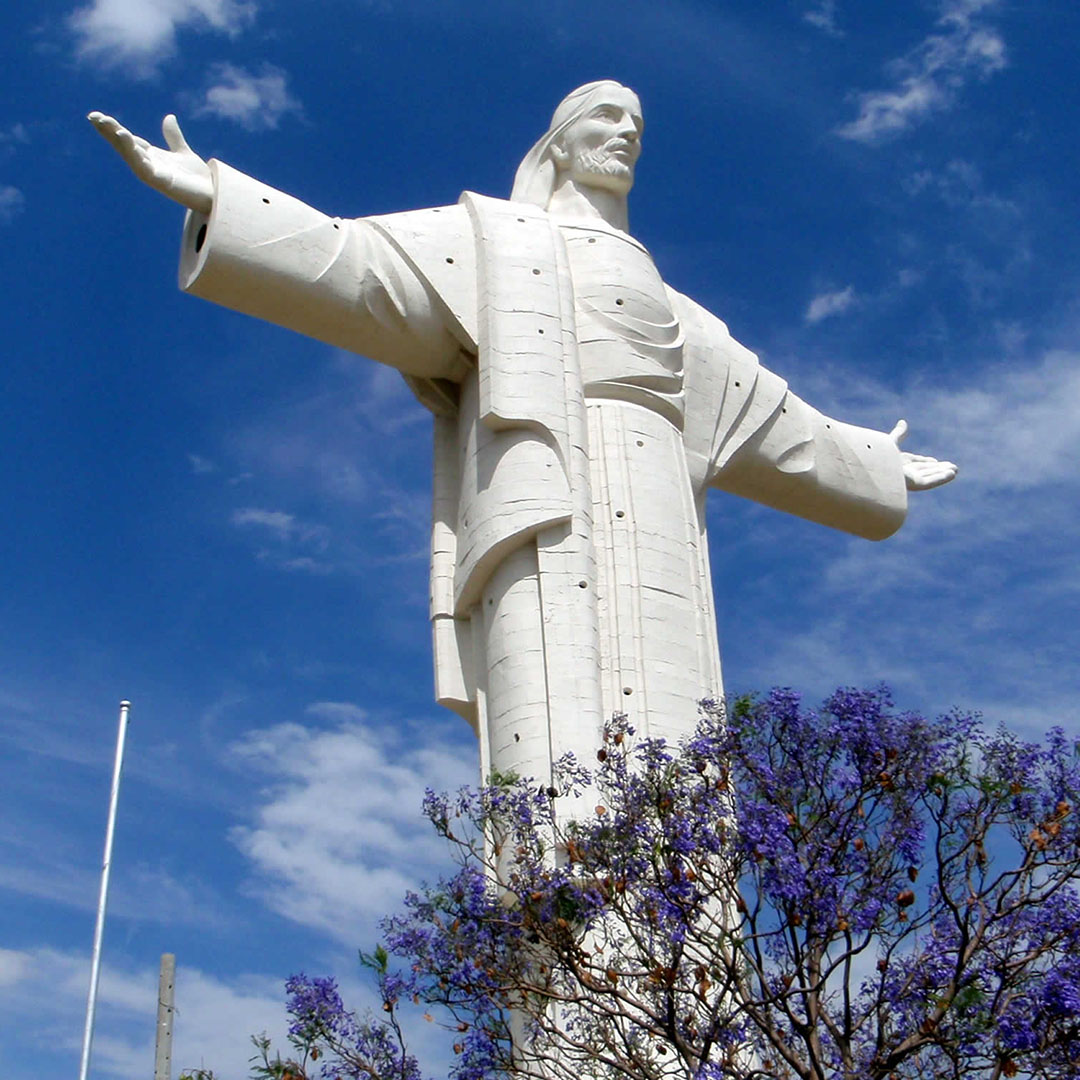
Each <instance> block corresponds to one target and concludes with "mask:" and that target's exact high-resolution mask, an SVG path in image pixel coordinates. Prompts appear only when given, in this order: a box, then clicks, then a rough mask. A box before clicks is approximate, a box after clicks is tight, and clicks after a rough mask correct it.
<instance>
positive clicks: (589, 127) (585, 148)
mask: <svg viewBox="0 0 1080 1080" xmlns="http://www.w3.org/2000/svg"><path fill="white" fill-rule="evenodd" d="M643 127H644V123H643V121H642V119H641V102H640V101H638V98H637V94H635V93H634V92H633V91H632V90H627V89H625V88H623V89H619V90H613V91H612V93H611V94H610V96H609V98H608V100H607V101H604V102H601V103H600V104H598V105H594V106H593V107H592V108H591V109H589V111H588V112H586V113H585V115H584V116H582V117H580V118H579V119H577V120H575V121H574V123H573V124H571V125H570V127H568V128H567V129H566V131H564V132H563V133H562V135H560V136H559V138H558V139H557V140H556V142H555V143H554V144H553V145H552V147H551V154H552V157H553V159H554V161H555V167H556V168H557V169H558V170H559V172H560V173H567V174H569V176H570V179H571V180H573V181H574V183H575V184H578V185H580V186H583V187H598V188H605V189H607V190H609V191H614V192H617V193H619V194H625V193H626V192H628V191H629V190H630V187H631V185H632V184H633V183H634V165H635V164H636V163H637V159H638V157H640V155H641V132H642V128H643Z"/></svg>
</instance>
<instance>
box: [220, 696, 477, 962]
mask: <svg viewBox="0 0 1080 1080" xmlns="http://www.w3.org/2000/svg"><path fill="white" fill-rule="evenodd" d="M308 712H309V715H311V717H312V718H313V719H316V720H319V719H321V720H322V721H323V723H324V724H326V723H329V724H330V725H332V726H330V727H329V728H325V727H324V728H323V729H322V730H319V729H314V728H312V727H311V726H300V725H299V724H280V725H277V726H275V727H272V728H268V729H265V730H262V731H255V732H252V733H251V734H250V735H248V736H247V737H246V738H245V739H243V740H242V741H241V742H239V743H237V744H236V745H235V746H234V747H233V750H232V753H233V756H234V759H235V760H236V761H238V762H239V763H240V764H241V765H242V767H243V768H244V769H245V771H254V772H255V773H256V774H259V775H263V776H265V777H267V779H268V783H269V786H268V788H267V789H266V792H265V798H264V801H263V802H262V804H261V805H260V806H259V807H258V808H257V809H256V811H255V813H254V815H253V821H252V823H251V824H250V825H248V826H244V827H240V828H237V829H235V830H234V832H233V840H234V842H235V843H236V845H237V846H238V847H239V849H240V850H241V851H242V852H243V853H244V854H245V855H246V856H247V857H248V859H249V860H250V861H251V864H252V867H253V869H254V871H255V874H256V876H257V878H258V879H259V881H260V882H261V883H263V885H262V886H261V887H260V888H259V889H258V895H259V896H260V897H263V898H265V899H266V901H267V903H269V904H270V906H271V907H273V908H274V910H276V911H277V912H279V913H280V914H282V915H284V916H286V917H287V918H290V919H293V920H295V921H297V922H299V923H302V924H304V925H306V926H311V927H314V928H317V929H319V930H322V931H324V932H326V933H328V934H329V935H331V936H332V937H334V938H343V939H344V940H346V941H347V942H348V943H355V941H357V940H363V939H364V934H365V932H366V933H367V934H372V933H374V927H375V924H376V922H377V920H378V919H379V918H381V917H382V916H383V915H385V914H387V913H388V912H390V911H393V910H395V909H396V908H397V907H398V906H399V904H400V902H401V899H402V897H403V895H404V893H405V891H406V890H407V889H408V888H415V887H416V886H417V885H418V883H419V882H420V881H421V880H422V879H423V878H424V877H425V876H426V875H430V874H432V873H433V872H435V870H436V868H437V867H438V866H440V865H442V864H443V863H445V862H446V860H447V854H446V850H445V846H444V845H443V843H442V842H441V841H440V840H438V838H437V837H436V836H435V834H434V830H432V828H431V826H430V824H429V823H428V822H427V821H426V819H424V818H423V816H422V814H421V812H420V803H421V800H422V798H423V794H424V790H425V789H426V788H427V787H428V786H431V787H435V788H438V789H447V788H456V787H458V786H460V785H461V784H464V783H469V782H475V779H476V775H475V773H476V761H475V757H474V756H473V754H471V753H467V752H466V753H461V752H460V751H457V752H455V750H454V749H453V748H452V747H442V746H440V745H439V743H438V742H437V741H435V740H434V739H432V738H431V737H430V735H431V730H430V725H428V726H427V727H428V733H429V737H428V738H425V739H412V738H410V737H409V736H408V735H407V733H399V734H398V735H393V734H388V733H387V731H386V729H385V727H380V728H378V730H376V728H375V725H374V724H369V723H365V719H364V717H365V714H364V713H363V711H362V710H360V709H358V708H357V707H356V706H353V705H350V704H347V703H341V702H324V703H320V704H316V705H313V706H311V707H310V709H309V710H308ZM266 883H269V884H270V885H271V887H270V888H266V887H264V886H265V884H266Z"/></svg>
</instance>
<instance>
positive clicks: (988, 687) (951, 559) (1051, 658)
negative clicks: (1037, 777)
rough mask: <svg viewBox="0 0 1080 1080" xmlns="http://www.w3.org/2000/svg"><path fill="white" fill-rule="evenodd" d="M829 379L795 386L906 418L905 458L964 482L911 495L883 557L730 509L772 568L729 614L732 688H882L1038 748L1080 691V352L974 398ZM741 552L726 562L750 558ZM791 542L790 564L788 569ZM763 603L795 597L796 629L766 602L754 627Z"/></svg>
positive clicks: (879, 417)
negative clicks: (925, 458)
mask: <svg viewBox="0 0 1080 1080" xmlns="http://www.w3.org/2000/svg"><path fill="white" fill-rule="evenodd" d="M834 378H835V381H834V382H831V383H830V386H829V389H827V390H826V389H824V388H822V387H817V388H814V387H806V393H807V396H808V397H810V398H811V400H818V401H827V400H830V399H831V401H830V411H832V412H834V413H835V414H836V415H839V416H842V417H844V419H848V420H852V421H854V422H863V423H869V424H871V425H873V426H878V427H884V426H887V424H889V423H891V420H892V419H893V418H896V417H898V416H901V415H906V416H907V418H908V420H909V421H910V422H911V428H912V434H911V437H910V438H909V439H908V441H907V443H905V448H909V449H911V450H913V451H915V452H925V453H931V454H937V455H939V456H943V457H949V458H952V459H953V460H955V461H957V462H958V463H959V464H960V475H959V477H958V478H957V480H956V481H955V482H954V483H952V484H950V485H949V486H947V487H944V488H941V489H939V490H936V491H931V492H927V493H925V494H920V495H917V496H913V497H912V499H911V509H910V513H909V517H908V521H907V523H906V524H905V525H904V527H903V529H901V530H900V532H899V533H898V534H897V535H896V536H895V537H893V538H892V539H890V540H888V541H886V542H885V543H883V544H868V543H866V542H864V541H859V540H855V539H850V540H848V539H845V538H843V537H840V536H837V535H836V534H827V533H823V532H822V531H821V530H816V529H813V528H810V527H808V526H807V527H802V526H800V525H799V524H798V523H794V524H791V523H789V522H786V521H783V520H779V515H775V514H773V513H772V512H770V511H766V510H760V509H757V508H746V509H743V508H741V507H740V508H738V509H737V510H735V511H734V513H736V514H740V515H745V522H743V523H740V522H739V521H737V520H736V521H735V522H734V523H733V522H732V520H730V519H728V520H726V521H725V529H726V530H727V531H728V534H729V535H739V534H745V535H747V536H748V537H751V538H752V540H748V541H747V542H746V543H747V545H749V544H751V543H752V545H753V552H754V553H757V552H760V551H761V550H763V549H769V550H770V551H774V552H775V553H776V554H774V555H771V556H770V563H769V566H770V570H769V573H768V575H767V576H766V577H764V578H763V580H762V582H761V583H760V585H758V584H756V583H754V582H749V583H748V584H746V585H745V586H743V585H740V586H739V589H740V591H739V593H738V595H737V597H736V598H735V599H734V601H731V600H729V604H731V603H735V604H737V606H738V608H739V610H740V612H742V613H743V614H742V615H741V616H740V621H739V626H738V630H739V634H738V640H737V643H736V644H735V646H734V651H735V653H736V654H737V655H738V656H739V661H738V662H732V663H731V664H729V669H728V670H729V677H731V678H732V680H733V682H732V686H731V689H733V690H740V689H744V688H746V687H747V686H755V687H759V688H761V687H766V686H769V685H771V684H773V683H775V682H779V681H783V682H784V683H786V684H789V685H794V686H800V687H803V688H805V689H807V690H808V691H809V692H811V693H818V692H824V691H825V690H827V689H828V688H829V687H830V686H835V685H836V684H837V683H838V682H859V683H865V682H867V681H874V680H876V679H879V678H883V679H885V680H886V681H888V682H890V683H891V684H893V685H894V686H896V687H897V688H898V689H899V690H900V692H901V698H902V700H903V701H905V702H909V703H910V702H911V701H912V699H914V701H915V702H916V703H922V704H925V705H926V707H928V708H937V707H940V708H948V707H951V706H953V705H958V706H962V707H966V708H976V709H981V710H983V711H984V712H985V713H986V715H987V719H988V721H989V722H991V723H997V722H998V721H1002V722H1007V723H1009V724H1010V725H1011V726H1014V727H1020V728H1022V729H1023V730H1025V731H1027V732H1028V733H1031V734H1035V733H1037V732H1039V731H1042V730H1045V729H1046V728H1047V727H1048V726H1049V725H1050V724H1051V723H1052V722H1061V718H1062V717H1063V716H1068V715H1069V712H1070V711H1075V710H1072V706H1071V702H1070V700H1069V698H1070V695H1072V696H1073V697H1075V693H1076V691H1077V689H1078V688H1080V687H1078V685H1077V675H1076V669H1075V664H1074V663H1073V657H1074V653H1075V643H1076V642H1075V634H1073V633H1072V631H1071V627H1072V626H1074V625H1075V610H1076V605H1077V602H1078V600H1080V572H1078V571H1077V568H1076V560H1075V550H1076V545H1077V543H1078V542H1080V537H1078V532H1077V522H1076V513H1075V507H1076V505H1077V502H1078V500H1080V478H1078V476H1077V474H1076V469H1075V462H1076V461H1077V460H1080V353H1077V352H1076V351H1075V350H1073V351H1065V350H1052V351H1048V352H1046V353H1045V354H1043V355H1041V356H1038V357H1035V358H1024V357H1020V356H1018V357H1016V358H1015V360H1013V361H1012V362H1010V363H1008V364H1004V363H1003V364H1000V365H997V366H994V367H991V368H988V369H984V370H983V372H982V373H981V374H980V375H978V376H976V377H973V380H972V381H971V382H969V383H968V384H967V385H952V386H946V385H937V384H935V383H933V382H931V381H929V380H928V379H925V378H921V379H918V380H913V381H912V382H910V383H909V384H908V385H907V386H905V387H903V388H902V389H898V388H896V387H886V386H884V385H881V384H877V383H874V382H873V381H872V380H869V379H867V378H865V377H864V376H860V374H859V373H858V372H857V371H854V370H852V369H850V368H848V369H845V370H843V371H837V372H836V373H835V376H834ZM976 378H977V381H975V379H976ZM811 381H812V380H811ZM729 513H730V510H729ZM740 543H741V541H732V546H731V547H730V548H729V550H728V551H726V552H725V553H724V554H725V560H726V561H731V562H733V563H735V564H737V563H738V562H739V560H740V559H742V560H744V561H745V560H747V559H749V558H751V557H754V556H753V555H751V554H750V553H749V552H744V551H743V550H741V548H740V547H739V544H740ZM793 544H797V545H798V549H799V551H800V556H801V562H800V565H799V566H798V567H797V568H793V567H791V566H789V565H788V564H787V563H784V562H783V561H782V559H783V555H782V553H783V552H784V551H785V550H790V548H791V546H792V545H793ZM777 559H780V560H781V561H780V562H779V563H778V562H777V561H776V560H777ZM718 561H719V560H718ZM723 589H724V584H723V580H722V578H721V591H723ZM758 589H760V591H761V593H762V594H763V596H764V595H775V593H776V592H777V591H778V590H785V589H797V590H798V592H799V595H800V599H801V601H802V603H800V604H799V605H796V606H795V607H794V609H793V613H792V615H791V617H790V620H788V618H787V616H786V615H785V613H783V612H782V611H779V610H778V609H777V608H776V607H775V605H773V606H771V607H770V608H769V610H770V612H771V615H770V623H769V625H767V626H766V625H761V624H758V623H756V622H755V620H754V618H753V615H752V614H751V613H752V612H753V610H754V606H755V598H756V590H758ZM807 612H813V615H812V616H808V615H807ZM754 642H759V643H766V642H767V646H764V645H763V644H759V645H758V646H757V647H756V648H755V647H754V645H753V643H754ZM748 643H749V644H748ZM725 659H729V660H731V659H732V658H731V657H726V658H725Z"/></svg>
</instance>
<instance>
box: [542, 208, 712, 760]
mask: <svg viewBox="0 0 1080 1080" xmlns="http://www.w3.org/2000/svg"><path fill="white" fill-rule="evenodd" d="M560 232H561V234H562V237H563V240H564V241H565V243H566V250H567V255H568V261H569V266H570V272H571V276H572V279H573V293H574V312H575V315H574V318H575V332H576V339H577V350H578V360H579V363H580V366H581V374H582V381H583V383H584V389H585V398H586V405H587V412H588V422H589V432H588V439H589V462H590V488H591V494H592V515H593V518H592V539H593V545H594V548H595V551H596V565H597V603H598V609H599V622H600V637H601V648H600V654H601V668H602V670H601V681H602V697H603V706H604V711H605V713H608V714H610V713H612V712H617V711H625V712H627V713H628V714H629V715H630V716H631V717H632V718H633V720H634V722H635V724H636V725H637V727H638V730H639V731H642V732H648V733H649V734H652V735H655V736H666V737H667V738H669V739H672V740H675V741H677V740H678V739H679V738H680V737H682V736H683V735H685V734H686V733H687V732H688V731H689V730H690V729H691V728H692V726H693V723H694V721H695V720H696V717H697V704H696V703H697V701H698V700H699V699H700V698H702V697H703V696H706V695H708V694H714V693H718V692H719V690H720V684H719V678H720V676H719V664H718V657H717V655H716V652H717V646H716V638H715V630H714V624H713V615H712V595H711V589H710V586H709V580H708V569H707V554H706V552H705V550H704V544H703V537H702V535H701V528H700V523H699V518H698V510H697V506H696V499H695V493H694V491H693V489H692V485H691V482H690V477H689V474H688V470H687V461H686V454H685V449H684V446H683V434H682V428H683V420H684V406H683V401H684V395H683V390H684V385H683V384H684V368H683V335H682V331H681V328H680V325H679V321H678V319H677V317H676V315H675V313H674V311H673V310H672V306H671V301H670V299H669V295H668V291H667V289H666V288H665V286H664V283H663V280H662V279H661V277H660V274H659V272H658V270H657V269H656V266H655V265H654V263H653V261H652V259H651V257H650V256H649V254H648V252H647V251H646V250H645V248H643V247H642V246H641V245H640V244H639V243H638V242H637V241H636V240H634V239H632V238H631V237H629V236H627V235H626V234H625V233H622V232H620V231H618V230H616V229H613V228H611V227H609V226H607V225H604V224H603V223H597V224H593V223H591V222H590V223H582V222H573V223H566V222H563V223H560Z"/></svg>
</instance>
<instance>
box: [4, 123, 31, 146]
mask: <svg viewBox="0 0 1080 1080" xmlns="http://www.w3.org/2000/svg"><path fill="white" fill-rule="evenodd" d="M29 141H30V132H29V131H27V130H26V125H25V124H22V123H18V122H16V123H14V124H12V125H11V126H10V127H7V128H0V146H14V145H25V144H26V143H28V142H29Z"/></svg>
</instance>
